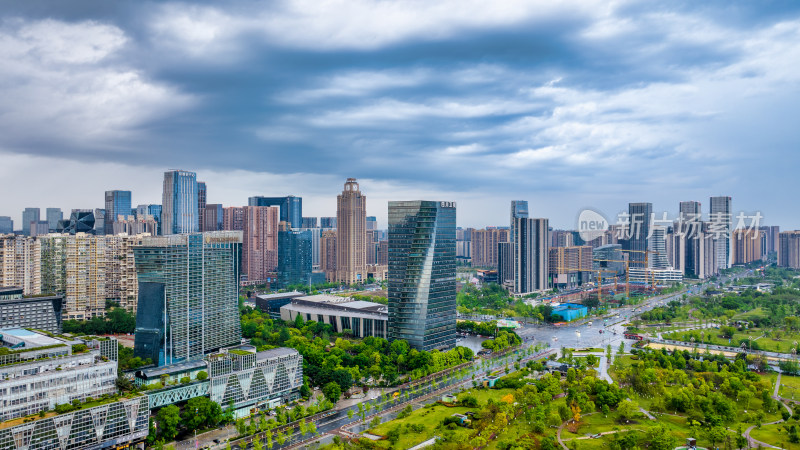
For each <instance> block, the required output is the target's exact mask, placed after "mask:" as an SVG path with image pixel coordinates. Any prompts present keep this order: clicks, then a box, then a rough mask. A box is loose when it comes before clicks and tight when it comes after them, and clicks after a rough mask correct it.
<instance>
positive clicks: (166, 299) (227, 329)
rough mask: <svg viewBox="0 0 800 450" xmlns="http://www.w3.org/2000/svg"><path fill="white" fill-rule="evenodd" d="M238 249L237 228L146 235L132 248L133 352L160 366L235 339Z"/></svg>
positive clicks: (238, 327)
mask: <svg viewBox="0 0 800 450" xmlns="http://www.w3.org/2000/svg"><path fill="white" fill-rule="evenodd" d="M241 247H242V233H241V231H215V232H208V233H191V234H181V235H172V236H155V237H147V238H144V239H143V240H142V245H141V246H140V247H136V248H134V257H135V260H136V273H137V276H138V281H139V301H138V307H137V316H136V336H135V343H134V354H135V355H136V356H139V357H141V358H150V359H152V360H153V361H154V362H155V361H157V363H158V365H160V366H161V365H166V364H173V363H176V362H180V361H185V360H193V359H199V358H202V357H203V355H204V354H206V353H209V352H211V351H214V350H216V349H219V348H221V347H225V346H229V345H235V344H238V343H239V342H240V339H241V325H240V323H239V305H238V294H239V291H238V286H239V283H238V280H239V266H240V258H241Z"/></svg>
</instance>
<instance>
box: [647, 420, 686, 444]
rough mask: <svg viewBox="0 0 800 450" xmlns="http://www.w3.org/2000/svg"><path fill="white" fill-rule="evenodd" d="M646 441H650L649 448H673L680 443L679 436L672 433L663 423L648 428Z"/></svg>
mask: <svg viewBox="0 0 800 450" xmlns="http://www.w3.org/2000/svg"><path fill="white" fill-rule="evenodd" d="M644 442H647V443H648V445H647V448H648V450H672V449H674V448H675V447H676V446H677V445H678V438H676V437H675V436H673V435H672V434H670V432H669V430H667V427H665V426H664V425H663V424H658V425H656V426H654V427H652V428H650V429H648V430H647V432H646V433H645V437H644Z"/></svg>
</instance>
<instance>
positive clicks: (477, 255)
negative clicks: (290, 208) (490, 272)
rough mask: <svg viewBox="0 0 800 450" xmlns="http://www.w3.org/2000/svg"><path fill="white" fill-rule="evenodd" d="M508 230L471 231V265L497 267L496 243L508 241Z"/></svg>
mask: <svg viewBox="0 0 800 450" xmlns="http://www.w3.org/2000/svg"><path fill="white" fill-rule="evenodd" d="M508 236H509V230H507V229H488V230H473V231H472V267H492V268H494V267H497V263H498V257H497V244H499V243H500V242H509V240H508Z"/></svg>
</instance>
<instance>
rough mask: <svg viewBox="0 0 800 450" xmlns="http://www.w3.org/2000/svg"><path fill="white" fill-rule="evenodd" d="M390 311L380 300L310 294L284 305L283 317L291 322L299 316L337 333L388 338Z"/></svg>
mask: <svg viewBox="0 0 800 450" xmlns="http://www.w3.org/2000/svg"><path fill="white" fill-rule="evenodd" d="M387 312H388V308H387V306H386V305H381V304H380V303H372V302H365V301H356V300H353V299H351V298H347V297H338V296H334V295H309V296H300V297H295V298H292V299H291V301H289V302H288V303H287V304H285V305H284V306H281V307H280V318H281V319H283V320H284V321H287V322H292V321H295V320H297V316H300V318H301V319H302V320H303V322H309V321H314V322H319V323H325V324H328V325H330V326H331V328H332V329H333V332H334V333H347V334H349V335H351V336H353V337H358V338H365V337H369V336H375V337H380V338H384V339H386V338H387V337H388V336H387V330H388V322H387V321H388V313H387ZM345 330H347V331H345Z"/></svg>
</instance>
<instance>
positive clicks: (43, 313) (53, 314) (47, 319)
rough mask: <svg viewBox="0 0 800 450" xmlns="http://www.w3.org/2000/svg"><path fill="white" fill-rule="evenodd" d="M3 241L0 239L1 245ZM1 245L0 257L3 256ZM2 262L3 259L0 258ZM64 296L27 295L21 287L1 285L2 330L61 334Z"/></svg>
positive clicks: (0, 323) (0, 312)
mask: <svg viewBox="0 0 800 450" xmlns="http://www.w3.org/2000/svg"><path fill="white" fill-rule="evenodd" d="M1 245H2V241H0V246H1ZM2 251H3V249H2V247H0V258H2ZM0 262H2V259H0ZM63 304H64V298H63V297H61V296H60V295H44V296H42V295H37V296H33V297H26V296H24V295H23V294H22V288H21V287H17V286H14V287H3V286H0V330H4V329H8V328H35V329H37V330H44V331H47V332H49V333H55V334H61V333H62V331H63V329H62V321H61V311H62V309H63Z"/></svg>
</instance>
